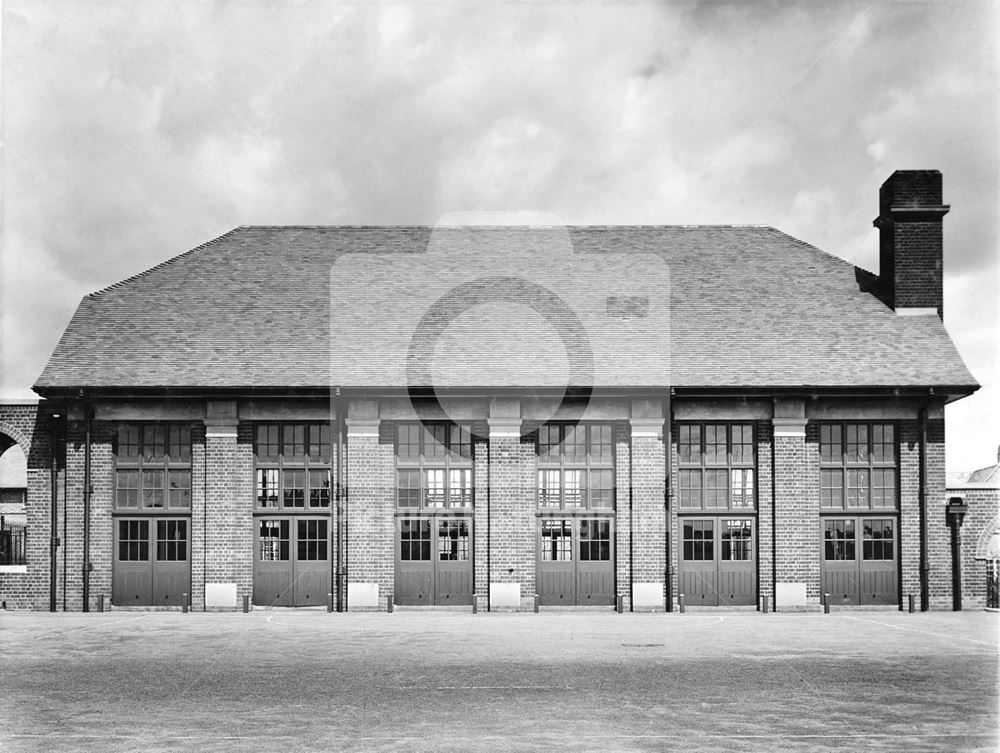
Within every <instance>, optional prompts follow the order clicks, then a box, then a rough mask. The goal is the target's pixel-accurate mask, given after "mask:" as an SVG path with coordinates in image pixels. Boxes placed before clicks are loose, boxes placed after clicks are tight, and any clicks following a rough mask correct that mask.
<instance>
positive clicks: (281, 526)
mask: <svg viewBox="0 0 1000 753" xmlns="http://www.w3.org/2000/svg"><path fill="white" fill-rule="evenodd" d="M255 524H256V527H257V537H256V545H255V551H254V563H253V565H254V573H253V603H254V604H257V605H259V606H280V607H290V606H292V603H293V599H292V519H291V518H258V519H257V520H256V521H255Z"/></svg>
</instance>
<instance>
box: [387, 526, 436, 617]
mask: <svg viewBox="0 0 1000 753" xmlns="http://www.w3.org/2000/svg"><path fill="white" fill-rule="evenodd" d="M431 522H432V521H431V518H429V517H425V518H399V519H398V520H397V526H398V527H397V531H396V582H395V588H394V590H395V597H394V598H395V601H396V603H397V604H400V605H404V606H426V605H429V604H433V603H434V560H433V559H432V557H433V553H434V547H433V544H434V541H433V529H432V526H431Z"/></svg>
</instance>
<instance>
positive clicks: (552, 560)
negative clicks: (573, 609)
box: [535, 518, 576, 606]
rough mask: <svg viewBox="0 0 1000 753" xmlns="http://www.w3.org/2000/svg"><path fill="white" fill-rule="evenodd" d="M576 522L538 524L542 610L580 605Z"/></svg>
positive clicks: (547, 520) (556, 520)
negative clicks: (577, 592)
mask: <svg viewBox="0 0 1000 753" xmlns="http://www.w3.org/2000/svg"><path fill="white" fill-rule="evenodd" d="M574 528H575V526H574V521H573V519H572V518H540V519H539V521H538V558H537V569H536V570H535V572H536V579H537V590H538V603H539V604H541V605H542V606H573V605H575V604H576V562H575V560H574V549H575V547H574V546H573V539H574V533H575V531H574Z"/></svg>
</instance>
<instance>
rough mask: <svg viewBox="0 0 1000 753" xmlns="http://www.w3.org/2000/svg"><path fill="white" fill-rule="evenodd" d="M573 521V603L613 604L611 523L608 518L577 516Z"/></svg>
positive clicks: (613, 580) (612, 530)
mask: <svg viewBox="0 0 1000 753" xmlns="http://www.w3.org/2000/svg"><path fill="white" fill-rule="evenodd" d="M575 522H576V524H577V542H578V546H577V552H578V554H579V556H578V557H577V560H576V603H577V604H578V605H612V604H614V603H615V573H614V556H613V550H614V547H613V544H612V542H613V541H614V526H613V525H612V521H611V518H608V517H602V518H581V519H579V520H578V521H575Z"/></svg>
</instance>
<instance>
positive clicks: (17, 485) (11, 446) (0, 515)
mask: <svg viewBox="0 0 1000 753" xmlns="http://www.w3.org/2000/svg"><path fill="white" fill-rule="evenodd" d="M0 448H2V449H3V452H2V454H0V565H23V564H25V563H26V560H25V540H26V537H27V508H26V502H27V493H28V462H27V460H26V459H25V457H24V451H23V450H22V449H21V447H20V445H18V444H17V442H16V441H14V440H13V439H12V438H10V437H8V436H7V435H6V434H0Z"/></svg>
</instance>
